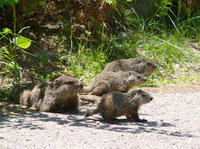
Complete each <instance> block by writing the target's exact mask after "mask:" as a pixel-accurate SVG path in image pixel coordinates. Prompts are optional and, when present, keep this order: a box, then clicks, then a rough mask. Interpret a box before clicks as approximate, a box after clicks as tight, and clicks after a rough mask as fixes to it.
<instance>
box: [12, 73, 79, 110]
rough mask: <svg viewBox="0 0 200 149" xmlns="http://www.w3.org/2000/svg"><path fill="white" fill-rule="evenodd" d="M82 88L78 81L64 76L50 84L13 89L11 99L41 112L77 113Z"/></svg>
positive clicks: (29, 85) (28, 85)
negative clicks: (69, 111) (71, 111)
mask: <svg viewBox="0 0 200 149" xmlns="http://www.w3.org/2000/svg"><path fill="white" fill-rule="evenodd" d="M82 88H83V84H81V83H80V82H79V80H78V79H75V78H72V77H69V76H66V75H63V76H61V77H59V78H57V79H55V80H54V81H53V82H50V83H46V82H45V83H40V84H37V85H35V84H27V85H22V86H19V85H18V86H16V87H14V88H13V90H12V92H11V96H10V97H11V99H15V100H18V101H19V103H20V104H22V105H26V106H32V107H35V108H36V109H37V110H39V111H45V112H61V111H68V110H73V111H77V110H78V107H79V98H78V93H79V91H80V90H81V89H82Z"/></svg>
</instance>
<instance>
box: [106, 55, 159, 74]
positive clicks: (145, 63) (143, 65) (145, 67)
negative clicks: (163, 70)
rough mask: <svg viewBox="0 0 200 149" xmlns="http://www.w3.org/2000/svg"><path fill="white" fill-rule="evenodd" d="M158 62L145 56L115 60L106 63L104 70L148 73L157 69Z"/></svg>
mask: <svg viewBox="0 0 200 149" xmlns="http://www.w3.org/2000/svg"><path fill="white" fill-rule="evenodd" d="M156 67H157V66H156V64H154V63H153V62H151V61H150V60H148V59H147V58H144V57H137V58H130V59H120V60H115V61H112V62H110V63H108V64H107V65H106V67H105V68H104V70H103V71H113V72H117V71H136V72H138V73H148V72H152V71H154V70H155V69H156Z"/></svg>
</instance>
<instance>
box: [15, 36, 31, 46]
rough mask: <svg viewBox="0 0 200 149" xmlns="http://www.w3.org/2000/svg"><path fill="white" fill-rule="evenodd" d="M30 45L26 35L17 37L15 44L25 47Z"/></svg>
mask: <svg viewBox="0 0 200 149" xmlns="http://www.w3.org/2000/svg"><path fill="white" fill-rule="evenodd" d="M30 45H31V40H30V39H28V38H26V37H22V36H20V37H17V41H16V46H18V47H20V48H23V49H27V48H28V47H29V46H30Z"/></svg>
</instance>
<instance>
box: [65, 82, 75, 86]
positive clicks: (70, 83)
mask: <svg viewBox="0 0 200 149" xmlns="http://www.w3.org/2000/svg"><path fill="white" fill-rule="evenodd" d="M65 84H69V85H72V84H74V82H73V81H68V82H66V83H65Z"/></svg>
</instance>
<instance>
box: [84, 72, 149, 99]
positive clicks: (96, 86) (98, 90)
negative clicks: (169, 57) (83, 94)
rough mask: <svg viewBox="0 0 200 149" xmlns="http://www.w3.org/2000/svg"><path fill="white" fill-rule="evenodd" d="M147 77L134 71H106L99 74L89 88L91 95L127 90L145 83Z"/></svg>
mask: <svg viewBox="0 0 200 149" xmlns="http://www.w3.org/2000/svg"><path fill="white" fill-rule="evenodd" d="M146 81H147V79H146V78H145V77H144V76H142V75H141V74H139V73H137V72H134V71H127V72H123V71H120V72H112V71H105V72H101V73H100V74H98V75H97V76H96V77H95V78H94V79H93V80H92V81H91V83H90V86H89V87H88V89H87V92H89V93H90V94H91V95H97V96H101V95H103V94H106V93H108V92H112V91H120V92H127V91H128V90H129V89H130V88H132V87H133V86H136V85H139V84H143V83H145V82H146Z"/></svg>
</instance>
